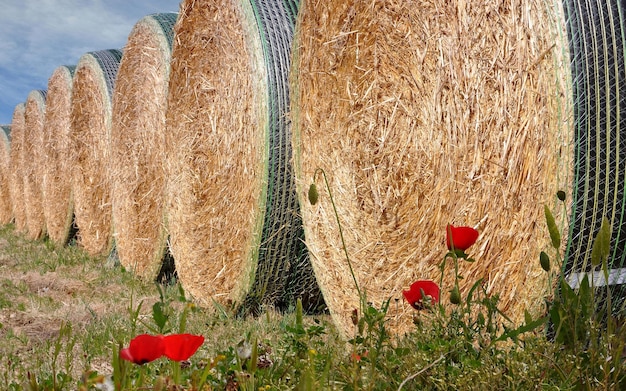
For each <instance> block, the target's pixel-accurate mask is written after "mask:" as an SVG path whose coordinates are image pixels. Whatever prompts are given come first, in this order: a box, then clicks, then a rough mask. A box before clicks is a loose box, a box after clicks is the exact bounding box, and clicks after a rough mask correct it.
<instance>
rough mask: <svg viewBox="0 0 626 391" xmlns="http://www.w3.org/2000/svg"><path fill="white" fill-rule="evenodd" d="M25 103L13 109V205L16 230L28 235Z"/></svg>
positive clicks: (11, 158) (11, 167) (11, 162)
mask: <svg viewBox="0 0 626 391" xmlns="http://www.w3.org/2000/svg"><path fill="white" fill-rule="evenodd" d="M24 109H25V105H24V103H19V104H17V105H16V106H15V109H13V118H12V119H11V153H10V154H9V156H10V165H9V167H10V170H11V186H10V189H11V205H12V206H13V218H14V221H15V229H16V230H17V231H18V232H20V233H26V209H25V205H24V178H23V176H22V149H23V147H24V127H25V123H24Z"/></svg>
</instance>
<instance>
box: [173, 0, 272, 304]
mask: <svg viewBox="0 0 626 391" xmlns="http://www.w3.org/2000/svg"><path fill="white" fill-rule="evenodd" d="M175 32H176V35H175V37H176V39H175V44H174V49H173V52H172V65H171V74H170V84H169V95H168V111H167V117H166V124H167V135H166V142H167V147H166V148H167V154H168V157H167V160H166V163H167V167H166V172H167V173H168V180H169V184H168V226H169V232H170V235H171V243H170V248H171V251H172V255H173V256H174V259H175V261H176V271H177V273H178V276H179V278H180V280H181V282H182V284H183V287H184V288H185V290H186V291H188V292H189V293H190V294H191V295H192V296H194V297H195V298H196V299H197V300H198V302H199V303H200V304H201V305H204V306H212V305H213V303H214V302H217V303H220V304H222V305H227V306H228V305H230V304H240V303H241V302H242V301H243V299H244V297H245V296H246V294H247V292H248V291H249V290H250V287H251V285H252V283H253V280H254V273H255V267H256V265H255V262H256V256H257V252H258V248H259V240H260V235H261V227H262V224H263V211H264V205H265V197H264V194H262V193H261V192H260V191H259V189H261V188H262V186H263V184H264V181H266V170H265V165H266V161H265V159H266V155H265V150H264V149H265V148H264V145H265V139H264V129H265V126H266V125H265V124H267V118H266V111H265V110H266V107H267V95H266V91H267V86H266V85H265V84H264V83H265V81H266V75H265V68H264V65H263V57H262V51H261V43H260V40H259V36H258V31H256V27H255V24H254V17H253V15H252V10H251V9H250V4H249V3H248V2H239V1H228V0H221V1H191V0H188V1H184V2H183V3H182V4H181V8H180V15H179V20H178V22H177V25H176V28H175Z"/></svg>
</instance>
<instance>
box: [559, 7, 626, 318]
mask: <svg viewBox="0 0 626 391" xmlns="http://www.w3.org/2000/svg"><path fill="white" fill-rule="evenodd" d="M620 4H621V3H620V2H613V3H611V2H600V1H595V2H594V1H591V2H585V1H578V0H567V1H564V9H565V16H566V17H565V20H567V32H568V37H569V42H570V51H571V71H572V80H573V86H572V87H573V88H572V89H573V102H574V118H573V123H574V134H575V142H574V156H575V161H574V177H575V178H576V180H575V182H574V184H573V187H574V190H573V193H574V194H573V199H572V201H571V203H572V204H573V205H572V211H571V216H570V220H571V227H570V231H569V237H570V238H571V239H570V240H569V243H568V247H567V252H566V255H565V258H566V264H565V274H566V275H567V278H568V280H569V281H570V285H572V286H573V287H577V286H578V282H579V280H582V278H583V276H584V275H585V274H589V276H590V281H593V282H594V285H595V286H596V287H597V288H598V289H597V290H598V292H597V293H596V296H595V299H596V303H597V305H598V307H600V308H602V307H603V306H606V305H607V301H606V294H607V291H608V290H610V291H611V296H612V311H613V312H614V313H618V312H620V311H621V312H622V315H623V311H625V310H624V301H625V300H626V251H625V250H624V249H625V248H626V224H625V223H624V220H625V218H626V212H625V207H626V191H625V187H626V165H625V163H624V162H626V137H625V136H626V133H625V132H624V129H626V102H624V100H623V99H616V97H619V96H624V95H625V94H626V87H625V86H626V85H625V84H624V78H625V77H626V70H625V67H624V64H625V62H624V61H625V57H626V54H625V49H624V48H625V46H624V45H625V44H626V42H625V41H624V37H625V34H626V25H625V24H626V15H625V14H624V9H620ZM604 217H606V218H607V219H608V220H609V223H610V225H611V229H612V231H611V232H612V234H611V242H610V255H609V257H608V267H609V280H608V281H606V280H605V279H604V277H602V278H600V277H599V275H600V274H601V273H596V274H595V275H596V277H595V278H593V276H594V273H591V271H592V269H593V267H592V265H591V262H590V261H591V250H592V245H593V241H594V238H595V237H596V235H597V233H598V231H599V229H600V225H601V223H602V219H603V218H604ZM596 271H597V269H596Z"/></svg>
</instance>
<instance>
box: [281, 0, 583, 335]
mask: <svg viewBox="0 0 626 391" xmlns="http://www.w3.org/2000/svg"><path fill="white" fill-rule="evenodd" d="M559 20H562V19H561V15H560V8H559V6H558V5H556V4H548V3H546V2H543V1H536V0H521V1H517V0H510V1H503V2H498V3H493V2H491V1H486V0H485V1H478V2H465V1H445V0H431V1H426V2H423V1H420V2H416V1H384V2H382V1H374V2H359V1H339V0H335V1H325V2H305V3H303V5H302V9H301V10H300V13H299V19H298V29H297V32H296V45H294V47H295V48H296V49H295V53H294V66H293V70H294V74H293V78H292V83H293V87H292V91H294V92H293V94H292V113H293V116H294V118H293V120H294V155H295V156H294V158H295V161H296V163H295V164H296V172H297V178H298V183H297V184H298V194H299V195H300V196H301V197H305V195H306V189H307V188H308V186H309V184H310V183H311V181H312V180H313V173H314V171H315V170H316V169H317V168H322V169H324V170H325V171H326V173H327V174H328V177H329V181H330V186H331V188H332V191H333V196H334V198H335V202H336V204H337V208H338V211H339V218H340V219H341V223H342V225H343V227H344V233H345V239H346V243H347V249H348V252H349V254H350V256H351V259H352V264H353V266H354V269H355V274H356V276H357V280H358V283H359V286H360V287H361V288H362V290H364V291H366V292H367V299H368V301H370V302H372V303H374V304H375V305H377V306H378V305H381V304H382V302H384V301H385V300H387V299H389V298H392V299H395V300H397V301H398V305H397V306H395V305H392V306H391V307H390V310H389V316H390V318H392V319H393V321H392V322H391V323H390V324H391V325H396V326H397V327H398V329H399V330H402V329H406V328H407V327H410V320H411V313H412V311H413V310H412V309H411V308H410V307H409V305H408V304H407V303H405V302H404V300H402V290H403V289H407V288H408V287H409V286H410V284H411V283H412V282H413V281H415V280H418V279H431V280H435V281H439V268H438V266H439V264H440V262H441V260H442V257H443V254H445V252H446V248H445V227H446V224H448V223H451V224H454V225H470V226H474V225H478V227H477V228H478V230H479V231H480V238H479V241H478V242H477V244H476V245H475V246H474V247H472V248H471V255H472V256H473V257H474V258H475V259H476V260H477V261H476V262H475V263H471V264H469V263H463V264H462V265H461V270H460V272H461V274H462V275H463V276H464V277H465V279H464V280H462V285H461V290H462V291H467V289H468V288H469V286H470V285H471V284H473V283H474V282H475V281H477V280H478V279H481V278H482V279H484V283H485V286H486V288H487V290H488V291H489V292H491V293H498V294H500V298H501V301H500V305H501V307H502V309H503V311H504V312H505V313H507V314H509V315H510V316H511V317H512V318H513V319H514V320H515V321H519V320H520V319H522V318H523V310H524V309H525V308H528V309H529V310H531V312H537V311H540V310H541V309H542V305H543V301H542V299H543V297H544V295H545V293H546V292H545V288H544V287H546V285H547V284H546V280H545V278H546V275H545V273H544V272H543V271H542V270H541V268H540V266H539V262H538V261H537V259H538V255H539V251H540V250H541V249H542V247H544V246H546V245H547V240H546V238H547V231H546V229H545V228H544V227H545V224H543V218H542V212H543V208H542V204H544V203H548V204H551V203H553V199H554V196H553V195H554V194H555V192H556V190H558V189H560V188H568V186H567V185H568V183H567V180H568V179H567V178H568V176H567V175H564V174H562V173H563V172H565V171H567V169H568V168H569V167H570V161H571V159H570V158H567V157H566V158H563V159H559V153H564V156H566V154H567V153H568V152H567V151H568V148H569V145H571V139H570V137H571V136H570V135H569V133H567V132H563V128H564V127H565V126H566V125H567V124H566V123H565V121H566V120H567V118H566V116H563V115H561V114H559V108H560V107H567V106H568V104H567V102H564V100H567V98H563V97H564V96H565V93H564V86H566V84H567V82H566V80H565V79H567V77H565V76H563V75H562V74H561V72H563V71H562V70H560V69H558V67H557V66H556V64H558V63H559V62H560V61H561V59H560V56H561V55H562V53H563V52H564V50H565V49H564V47H565V45H563V43H562V40H561V39H560V38H559V36H558V34H557V33H556V32H555V27H556V28H557V29H558V27H559V26H560V25H561V22H559ZM560 173H561V174H560ZM318 189H319V191H320V196H319V202H318V204H317V205H313V206H312V205H310V204H306V203H305V199H304V198H303V199H302V205H303V206H302V215H303V221H304V226H305V237H306V243H307V247H308V249H309V252H310V254H311V258H312V262H313V267H314V270H315V274H316V277H317V280H318V282H319V284H320V287H321V289H322V291H323V293H324V298H325V300H326V303H327V305H328V307H329V310H330V312H331V315H332V316H333V319H334V320H335V321H336V323H337V325H338V326H339V328H340V329H341V330H343V331H344V332H345V333H346V334H348V333H350V330H352V328H353V326H352V323H351V319H350V315H351V313H352V311H353V310H354V309H355V308H359V297H358V295H357V290H356V289H355V286H354V283H353V281H352V278H351V276H350V273H349V269H348V265H347V263H346V259H345V256H344V255H343V252H342V251H343V250H342V248H341V243H340V239H339V234H338V230H337V223H336V221H335V218H334V215H333V213H332V208H331V205H330V202H329V197H328V194H327V193H326V191H325V189H324V188H323V187H322V186H320V185H319V184H318ZM544 243H545V244H544ZM451 286H452V275H451V274H447V275H446V278H444V287H443V289H444V291H445V290H447V289H451ZM444 297H445V295H444Z"/></svg>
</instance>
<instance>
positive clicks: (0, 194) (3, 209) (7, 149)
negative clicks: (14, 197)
mask: <svg viewBox="0 0 626 391" xmlns="http://www.w3.org/2000/svg"><path fill="white" fill-rule="evenodd" d="M0 144H1V145H0V224H8V223H10V222H11V221H13V206H12V203H11V190H10V185H11V171H10V153H11V125H0Z"/></svg>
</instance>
